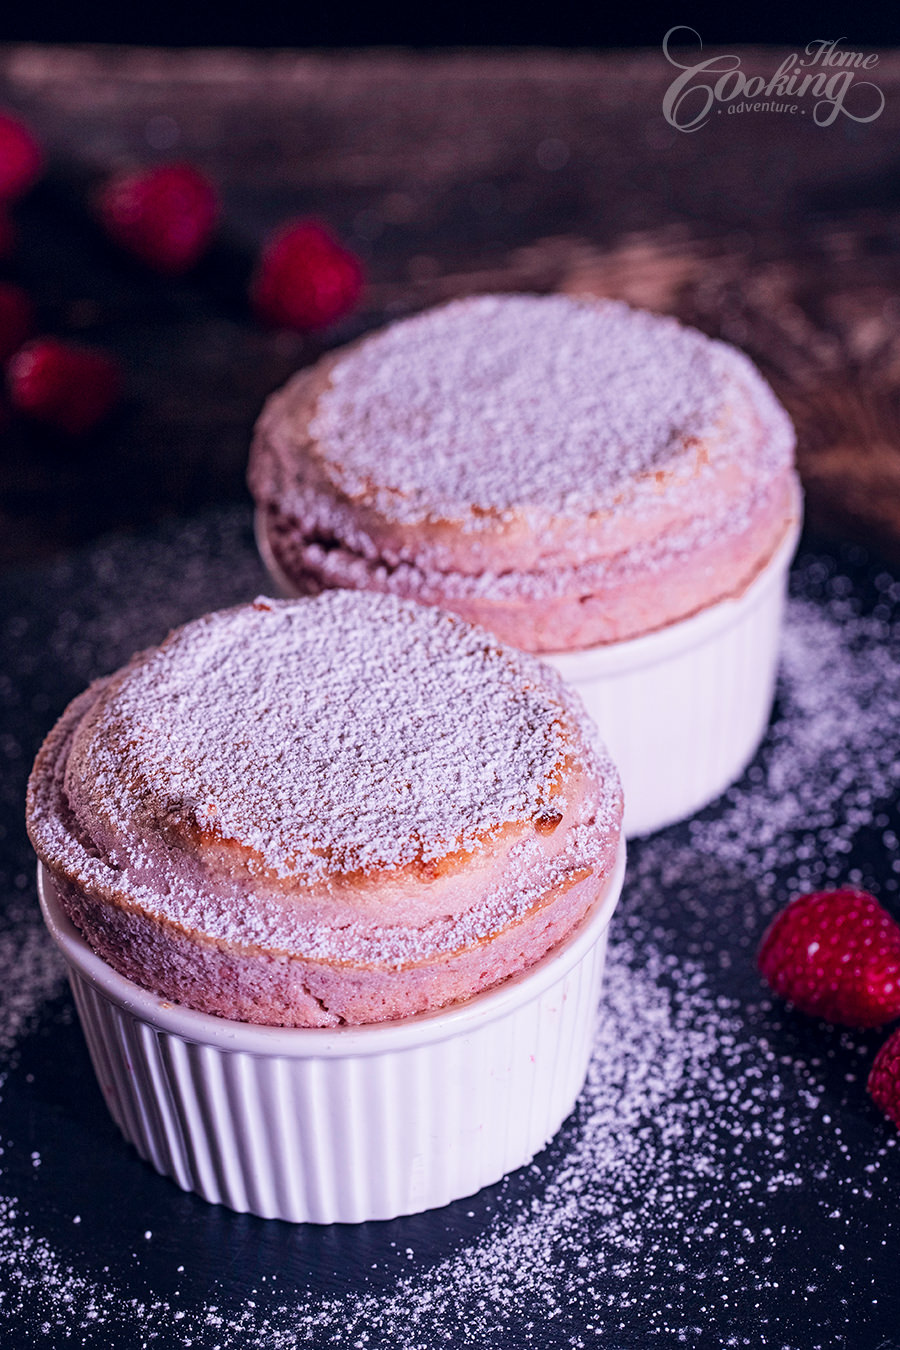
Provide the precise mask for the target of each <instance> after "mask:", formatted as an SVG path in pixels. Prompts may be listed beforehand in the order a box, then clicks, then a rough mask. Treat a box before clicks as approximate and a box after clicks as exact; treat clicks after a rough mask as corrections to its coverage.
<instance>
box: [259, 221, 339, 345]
mask: <svg viewBox="0 0 900 1350" xmlns="http://www.w3.org/2000/svg"><path fill="white" fill-rule="evenodd" d="M362 288H363V270H362V266H361V264H360V262H359V259H358V258H356V257H354V255H353V254H352V253H350V252H349V251H348V250H347V249H345V248H344V247H343V246H342V245H341V244H339V243H338V241H337V240H336V239H335V238H334V236H333V235H331V234H330V233H329V232H328V230H326V229H325V227H324V226H322V225H319V224H318V223H317V222H316V221H314V220H301V221H297V222H295V223H294V224H291V225H286V226H285V227H284V228H283V229H282V230H280V231H279V233H278V234H276V235H275V237H274V239H272V240H271V241H270V242H269V243H268V244H267V245H266V247H265V248H264V249H263V252H262V255H261V257H260V259H259V263H258V264H257V268H256V272H255V274H254V277H253V280H252V282H251V285H250V299H251V302H252V304H253V308H254V310H255V312H256V315H257V317H258V318H260V319H261V320H262V321H263V322H264V323H267V324H271V325H272V326H273V327H276V328H298V329H300V330H301V331H304V330H306V329H312V328H326V327H327V326H328V324H330V323H334V322H335V320H337V319H340V318H342V316H343V315H345V314H348V313H349V312H350V310H351V309H353V308H354V306H355V305H356V303H357V301H358V300H359V297H360V294H361V292H362Z"/></svg>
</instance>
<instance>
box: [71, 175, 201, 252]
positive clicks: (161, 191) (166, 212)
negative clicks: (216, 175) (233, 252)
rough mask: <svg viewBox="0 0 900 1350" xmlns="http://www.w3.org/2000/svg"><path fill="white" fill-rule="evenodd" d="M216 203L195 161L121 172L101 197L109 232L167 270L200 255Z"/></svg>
mask: <svg viewBox="0 0 900 1350" xmlns="http://www.w3.org/2000/svg"><path fill="white" fill-rule="evenodd" d="M218 209H219V208H218V202H217V200H216V193H215V189H214V188H213V185H212V184H211V183H210V181H209V179H208V178H206V177H205V176H204V175H203V174H202V173H201V172H200V171H199V169H195V168H194V167H193V165H191V164H161V165H159V166H158V167H157V168H155V169H142V170H140V171H138V172H136V173H124V174H120V175H119V176H118V177H116V178H113V179H111V180H110V182H108V183H107V184H106V185H105V187H104V188H103V189H102V191H101V193H100V197H99V200H98V212H99V216H100V220H101V222H102V224H103V227H104V229H105V230H106V232H107V234H108V235H109V236H110V238H111V239H113V240H115V242H116V243H117V244H118V245H119V246H120V247H121V248H124V249H125V250H126V252H128V253H131V254H133V256H134V257H136V258H140V260H141V262H144V263H146V264H147V265H148V267H152V268H153V269H154V271H157V272H162V273H163V274H164V275H167V276H177V275H178V274H179V273H181V272H186V271H187V270H188V268H189V267H192V266H193V264H194V263H195V262H196V261H197V259H198V258H199V257H200V256H201V254H202V253H203V252H204V250H205V249H206V246H207V244H208V243H209V239H210V236H211V234H212V232H213V228H214V226H215V223H216V216H217V214H218Z"/></svg>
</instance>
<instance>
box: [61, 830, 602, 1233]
mask: <svg viewBox="0 0 900 1350" xmlns="http://www.w3.org/2000/svg"><path fill="white" fill-rule="evenodd" d="M624 872H625V848H624V844H623V845H622V846H621V847H620V849H619V855H618V858H617V861H616V867H615V871H614V873H613V875H612V877H611V878H610V880H609V882H608V883H607V885H606V888H605V890H604V892H603V894H602V896H601V898H600V900H599V901H598V903H597V905H596V906H595V907H594V909H593V910H592V911H591V914H590V915H589V916H588V917H587V919H585V921H584V922H583V923H582V924H581V925H580V927H579V928H578V929H577V930H576V932H575V933H573V934H572V936H571V937H570V938H568V939H567V940H566V941H565V942H564V943H562V944H561V945H560V946H559V947H558V948H556V949H555V950H554V951H552V952H550V953H548V955H547V956H545V957H544V958H543V960H542V961H540V962H538V964H537V965H535V966H533V967H532V968H531V969H530V970H528V971H526V972H524V973H523V974H521V975H517V976H513V977H512V978H510V979H508V980H506V981H504V982H503V984H501V985H499V986H498V987H497V988H496V989H493V990H489V991H487V992H486V993H484V994H479V995H477V996H476V997H475V998H472V999H470V1000H468V1002H466V1003H462V1004H458V1005H457V1006H456V1007H453V1008H450V1009H447V1010H446V1011H443V1012H436V1013H429V1014H423V1015H420V1016H417V1017H409V1018H406V1019H404V1020H402V1021H397V1022H391V1023H383V1024H381V1025H375V1026H368V1027H350V1028H348V1027H341V1028H337V1029H312V1030H305V1029H303V1030H295V1029H285V1028H279V1027H260V1026H250V1025H248V1024H247V1023H243V1022H230V1021H227V1020H225V1019H224V1018H218V1017H210V1016H208V1015H207V1014H205V1013H198V1012H192V1011H191V1010H190V1009H187V1008H182V1007H180V1006H178V1005H176V1004H172V1003H167V1002H166V1001H164V1000H163V999H161V998H160V997H159V996H158V995H155V994H151V993H148V992H147V991H146V990H144V989H141V988H140V987H139V986H138V985H136V984H133V983H132V982H131V981H130V980H127V979H124V978H123V977H122V976H121V975H118V974H117V973H116V972H115V971H114V970H112V969H111V968H110V967H109V966H108V965H107V964H106V962H105V961H103V960H101V959H100V957H98V956H96V955H95V954H94V952H93V951H92V950H91V949H90V947H88V945H87V943H86V942H85V941H84V939H83V938H82V937H81V935H80V933H79V932H78V931H77V929H76V928H75V927H74V926H73V924H72V923H71V921H70V920H69V918H68V917H67V915H66V913H65V911H64V910H63V908H62V906H61V904H60V902H59V899H58V897H57V895H56V890H55V887H54V885H53V881H52V878H51V877H50V874H49V873H48V872H47V871H46V870H45V869H44V868H43V867H39V869H38V886H39V892H40V899H41V908H42V910H43V913H44V919H45V921H46V924H47V927H48V928H49V930H50V933H51V935H52V937H53V939H54V941H55V942H56V944H57V946H58V947H59V948H60V950H61V951H62V954H63V956H64V957H65V960H66V964H67V966H68V972H69V980H70V983H71V985H72V992H73V994H74V996H75V1003H76V1006H77V1008H78V1013H79V1016H80V1019H81V1025H82V1027H83V1029H84V1034H85V1038H86V1040H87V1043H88V1048H89V1050H90V1053H91V1059H92V1061H93V1064H94V1069H95V1071H96V1074H97V1078H98V1080H99V1083H100V1087H101V1088H102V1091H103V1095H104V1097H105V1098H106V1102H107V1105H108V1107H109V1109H110V1112H111V1113H112V1116H113V1118H114V1120H115V1121H116V1123H117V1124H118V1126H119V1128H120V1129H121V1130H122V1133H123V1134H124V1135H125V1137H126V1139H128V1140H129V1141H130V1142H131V1143H132V1144H134V1146H135V1148H136V1149H137V1151H138V1153H139V1154H140V1155H141V1157H142V1158H145V1159H146V1160H147V1161H148V1162H150V1163H152V1164H153V1166H154V1167H155V1168H156V1169H157V1171H158V1172H161V1173H163V1174H164V1175H166V1176H170V1177H172V1178H173V1179H174V1180H175V1181H176V1182H177V1183H178V1185H179V1186H181V1187H182V1188H183V1189H184V1190H190V1191H196V1192H197V1193H198V1194H199V1195H202V1196H203V1197H204V1198H205V1199H207V1200H211V1201H213V1202H215V1203H221V1204H225V1205H228V1206H230V1207H231V1208H232V1209H235V1210H239V1211H241V1212H250V1213H252V1214H258V1215H260V1216H261V1217H262V1218H278V1219H287V1220H290V1221H293V1222H297V1223H300V1222H311V1223H357V1222H360V1221H362V1220H365V1219H390V1218H394V1217H395V1216H396V1215H399V1214H415V1213H418V1212H419V1211H420V1210H424V1209H432V1208H435V1207H437V1206H439V1205H445V1204H447V1203H448V1202H449V1201H451V1200H457V1199H461V1198H462V1197H463V1196H467V1195H472V1194H474V1193H475V1192H476V1191H478V1190H480V1189H481V1187H482V1186H487V1185H490V1184H491V1183H492V1182H495V1181H499V1179H500V1178H501V1177H502V1176H504V1175H505V1173H507V1172H511V1171H513V1170H514V1169H515V1168H517V1167H521V1166H522V1165H523V1164H525V1163H527V1162H529V1161H530V1159H531V1158H532V1157H534V1155H535V1153H537V1152H538V1151H539V1150H540V1149H541V1148H542V1147H543V1146H544V1144H546V1143H547V1141H548V1140H549V1139H550V1138H552V1136H553V1135H554V1134H555V1133H556V1131H557V1130H558V1129H559V1126H560V1125H561V1124H562V1122H563V1120H564V1119H565V1118H566V1116H567V1115H568V1114H569V1112H570V1111H571V1110H572V1107H573V1106H574V1104H575V1100H576V1098H577V1096H578V1093H579V1092H580V1091H581V1088H582V1085H583V1083H584V1079H585V1075H586V1073H587V1066H588V1061H589V1059H590V1053H591V1045H592V1041H593V1034H594V1021H595V1012H596V1007H597V1001H598V997H599V992H600V983H601V979H602V975H603V966H604V961H605V956H606V938H607V930H608V927H609V921H610V919H611V917H612V914H613V910H614V909H615V907H616V904H617V902H618V899H619V895H620V893H621V889H622V881H623V877H624Z"/></svg>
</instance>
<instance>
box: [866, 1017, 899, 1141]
mask: <svg viewBox="0 0 900 1350" xmlns="http://www.w3.org/2000/svg"><path fill="white" fill-rule="evenodd" d="M868 1087H869V1095H870V1096H871V1098H872V1101H873V1102H874V1103H875V1105H876V1106H877V1107H879V1108H880V1110H882V1111H883V1112H884V1114H885V1115H886V1116H887V1117H888V1119H889V1120H892V1121H893V1122H894V1124H895V1125H896V1126H897V1127H898V1129H900V1031H894V1032H892V1034H891V1035H890V1036H889V1037H888V1038H887V1040H886V1041H885V1043H884V1045H883V1046H882V1047H881V1049H880V1050H879V1051H878V1054H877V1055H876V1056H875V1062H874V1063H873V1065H872V1071H871V1073H870V1074H869V1083H868Z"/></svg>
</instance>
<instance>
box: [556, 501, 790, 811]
mask: <svg viewBox="0 0 900 1350" xmlns="http://www.w3.org/2000/svg"><path fill="white" fill-rule="evenodd" d="M799 533H800V525H799V522H798V523H796V524H795V525H794V526H793V527H792V528H791V529H790V531H789V532H788V534H787V535H786V536H785V538H784V539H783V540H782V542H781V544H780V545H779V547H778V549H777V550H776V552H775V553H774V555H773V556H772V558H771V559H770V560H769V562H768V563H767V565H766V566H765V567H764V568H763V570H762V571H761V572H759V573H758V574H757V576H756V577H755V578H754V580H753V581H752V582H751V583H750V585H749V586H748V587H747V589H746V590H745V591H744V592H743V594H742V595H739V596H736V597H734V598H733V599H728V600H722V601H720V602H719V603H718V604H715V605H710V606H709V607H708V608H707V609H704V610H701V611H700V612H699V613H698V614H694V615H692V616H691V617H690V618H688V619H682V620H681V621H680V622H679V623H673V624H670V625H669V626H668V627H666V628H662V629H660V630H659V631H658V632H655V633H647V634H646V635H644V636H643V637H637V638H632V639H631V640H629V641H626V642H613V643H609V644H607V645H605V646H601V647H592V648H590V649H589V650H586V651H578V652H553V653H548V652H543V653H542V654H541V659H542V660H544V661H547V662H548V663H549V664H550V665H552V666H554V667H555V669H556V670H558V671H559V673H560V675H562V677H563V679H564V680H565V681H566V682H567V683H568V684H569V685H571V686H572V687H573V688H574V689H577V690H578V693H579V694H580V695H581V698H582V700H583V702H584V705H585V707H586V708H587V711H588V713H589V714H590V715H591V717H592V718H593V719H594V722H595V723H596V725H597V727H598V729H599V731H600V734H601V736H602V737H603V740H604V741H605V743H606V745H607V747H608V749H609V752H610V754H611V755H612V757H613V760H614V761H615V763H616V766H617V767H618V770H619V773H620V774H621V776H622V785H623V788H624V791H625V833H626V835H627V836H628V837H633V836H634V835H639V834H648V833H650V831H651V830H657V829H661V828H662V827H663V826H664V825H671V824H673V823H674V822H675V821H676V820H682V819H684V818H685V817H686V816H689V815H692V814H693V813H694V812H695V811H699V810H700V808H701V807H703V806H706V805H707V804H708V803H709V802H711V801H713V799H714V798H715V797H717V796H718V795H719V793H720V792H722V791H724V789H725V788H726V787H727V786H728V784H729V783H732V782H734V780H735V779H736V778H737V777H739V776H740V774H741V773H742V772H743V770H744V768H745V767H746V765H747V763H748V762H749V760H750V759H751V758H752V757H753V754H754V752H755V751H756V748H757V746H758V745H759V742H760V740H761V739H762V735H763V732H764V731H765V728H766V724H767V722H768V720H769V715H770V713H771V710H772V698H773V694H774V689H775V675H776V671H777V665H778V645H779V634H780V631H781V621H782V616H783V612H784V600H785V594H786V591H787V574H788V568H789V567H790V563H791V559H792V557H793V556H794V551H795V549H796V547H797V539H798V536H799Z"/></svg>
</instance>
